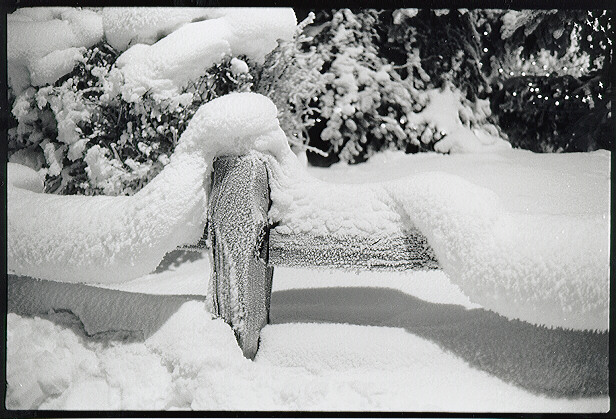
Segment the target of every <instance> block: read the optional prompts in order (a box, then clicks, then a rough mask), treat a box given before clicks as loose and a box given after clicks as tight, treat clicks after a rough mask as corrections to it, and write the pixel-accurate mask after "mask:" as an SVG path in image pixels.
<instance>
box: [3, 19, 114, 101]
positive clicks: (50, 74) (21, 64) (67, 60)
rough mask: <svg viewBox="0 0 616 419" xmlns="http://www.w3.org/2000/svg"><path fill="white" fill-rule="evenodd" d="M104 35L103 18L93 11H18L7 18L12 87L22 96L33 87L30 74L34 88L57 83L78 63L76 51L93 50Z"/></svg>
mask: <svg viewBox="0 0 616 419" xmlns="http://www.w3.org/2000/svg"><path fill="white" fill-rule="evenodd" d="M103 34H104V31H103V20H102V17H101V16H100V15H99V14H98V13H95V12H93V11H90V10H78V9H75V8H41V9H38V8H33V9H18V10H16V11H15V12H14V13H13V14H11V15H9V16H8V19H7V63H8V78H9V86H10V87H11V88H12V89H13V90H14V91H15V94H19V93H20V92H21V91H23V90H24V89H25V88H27V87H28V86H29V85H30V80H29V76H28V74H29V75H30V76H31V77H33V80H32V83H33V84H34V85H42V84H45V83H50V82H54V81H55V80H57V79H58V78H60V77H61V76H63V75H64V74H66V73H64V74H60V71H62V72H64V71H66V72H69V71H70V70H72V69H73V66H74V64H75V63H76V62H77V61H76V60H75V50H74V49H73V48H78V47H86V48H87V47H91V46H92V45H94V44H96V43H97V42H99V41H100V40H101V39H102V38H103ZM64 50H69V51H65V52H62V51H64ZM54 52H55V54H54V55H52V56H50V57H47V58H45V57H46V56H47V55H48V54H50V53H54ZM33 71H34V72H35V74H34V75H32V72H33Z"/></svg>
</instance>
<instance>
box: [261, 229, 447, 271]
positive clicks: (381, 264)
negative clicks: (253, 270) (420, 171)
mask: <svg viewBox="0 0 616 419" xmlns="http://www.w3.org/2000/svg"><path fill="white" fill-rule="evenodd" d="M269 252H270V259H269V262H270V263H271V264H272V265H277V266H298V267H330V268H342V269H367V270H409V269H438V268H439V265H438V261H437V259H436V256H435V255H434V251H433V250H432V248H431V247H430V245H429V244H428V241H427V240H426V238H425V237H424V236H423V235H422V234H421V233H420V232H419V230H412V231H409V232H408V233H407V234H406V235H404V236H397V237H387V238H382V239H374V238H369V237H354V236H348V237H335V236H314V235H310V234H280V233H277V232H276V231H275V230H273V231H271V232H270V242H269Z"/></svg>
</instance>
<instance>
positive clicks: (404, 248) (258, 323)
mask: <svg viewBox="0 0 616 419" xmlns="http://www.w3.org/2000/svg"><path fill="white" fill-rule="evenodd" d="M270 204H271V203H270V197H269V184H268V174H267V169H266V166H265V164H264V163H263V161H262V160H260V159H259V158H258V157H255V156H254V155H250V154H249V155H246V156H229V157H221V158H218V159H217V160H216V161H215V162H214V165H213V176H212V190H211V192H210V202H209V208H208V227H207V232H206V233H207V235H208V237H209V238H210V240H211V245H212V256H213V262H214V263H213V265H214V275H213V278H212V282H211V289H210V295H211V297H212V300H213V301H212V303H213V304H212V306H213V309H214V311H215V314H217V315H219V316H220V317H222V318H223V319H224V320H225V321H226V322H227V323H228V324H229V325H230V326H231V327H232V328H233V330H234V332H235V335H236V338H237V341H238V343H239V345H240V347H241V348H242V351H243V352H244V355H245V356H246V357H247V358H254V356H255V354H256V352H257V349H258V341H259V333H260V331H261V329H262V328H263V327H264V326H265V325H266V324H267V321H268V314H269V308H270V298H271V290H272V276H273V273H274V265H283V266H304V267H333V268H346V269H388V270H405V269H436V268H438V262H437V260H436V257H435V256H434V252H433V250H432V248H431V247H430V246H429V244H428V242H427V240H426V238H425V237H424V236H423V235H422V234H421V233H420V232H419V230H413V231H411V232H410V233H409V234H407V235H405V236H397V237H396V236H394V237H388V238H380V239H373V240H372V239H368V238H366V237H360V236H350V235H349V236H346V237H344V238H340V237H335V236H317V235H311V234H281V233H277V232H275V231H271V233H270V227H271V225H270V224H269V222H268V216H267V214H268V209H269V207H270Z"/></svg>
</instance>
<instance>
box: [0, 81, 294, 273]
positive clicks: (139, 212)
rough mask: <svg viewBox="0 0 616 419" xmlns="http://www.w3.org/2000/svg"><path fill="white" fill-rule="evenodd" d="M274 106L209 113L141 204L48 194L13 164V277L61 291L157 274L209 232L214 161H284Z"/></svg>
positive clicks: (213, 106)
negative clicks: (60, 286)
mask: <svg viewBox="0 0 616 419" xmlns="http://www.w3.org/2000/svg"><path fill="white" fill-rule="evenodd" d="M276 112H277V111H276V107H275V105H274V104H273V103H272V102H271V101H269V99H267V98H265V97H263V96H261V95H257V94H254V93H235V94H230V95H227V96H224V97H221V98H218V99H215V100H213V101H211V102H208V103H207V104H205V105H203V106H202V107H201V108H200V109H199V110H198V111H197V112H196V113H195V115H194V117H193V119H192V120H191V122H190V123H189V125H188V127H187V129H186V131H185V132H184V133H183V134H182V136H181V137H180V140H179V143H178V145H177V147H176V150H175V152H174V154H173V155H172V156H171V158H170V163H169V164H168V165H167V166H166V167H165V168H164V169H163V171H162V172H161V173H160V174H159V175H158V176H156V178H154V179H153V180H152V181H151V182H150V183H149V184H148V185H146V186H145V187H144V188H143V189H142V190H140V191H139V192H137V193H136V194H135V195H133V196H120V197H111V196H95V197H89V196H59V195H52V194H44V193H41V192H42V185H41V183H40V179H39V178H38V175H37V174H36V172H35V171H33V170H32V169H29V168H27V167H25V166H22V165H18V164H13V163H9V164H8V167H7V169H8V210H7V220H8V223H7V224H8V225H7V227H8V228H7V239H8V240H7V243H8V269H9V270H10V271H11V272H14V273H15V274H18V275H27V276H32V277H36V278H43V279H51V280H56V281H63V282H88V283H110V282H122V281H127V280H130V279H134V278H137V277H139V276H142V275H146V274H148V273H149V272H151V271H153V270H154V269H155V268H156V266H157V265H158V263H159V262H160V261H161V259H162V258H163V256H164V255H165V254H166V253H168V252H169V251H171V250H174V249H175V248H176V247H177V246H179V245H182V244H192V243H195V242H196V241H197V240H198V239H199V238H200V237H201V236H202V235H203V229H204V226H205V214H206V205H207V196H206V186H205V185H209V180H208V179H209V171H210V169H211V167H212V161H213V159H214V158H215V157H216V156H219V155H225V154H246V153H248V152H250V151H251V150H259V151H261V152H264V153H269V154H272V155H278V154H279V153H280V150H284V148H283V147H287V148H288V146H287V145H286V144H287V143H286V137H285V135H284V132H283V131H282V130H281V129H280V127H279V126H278V120H277V118H276Z"/></svg>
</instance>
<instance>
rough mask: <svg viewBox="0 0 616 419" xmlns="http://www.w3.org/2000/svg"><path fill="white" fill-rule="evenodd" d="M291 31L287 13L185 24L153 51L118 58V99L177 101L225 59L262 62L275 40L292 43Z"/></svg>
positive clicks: (230, 15) (141, 48)
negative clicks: (243, 57)
mask: <svg viewBox="0 0 616 419" xmlns="http://www.w3.org/2000/svg"><path fill="white" fill-rule="evenodd" d="M219 13H220V12H219ZM296 25H297V20H296V18H295V13H294V12H293V10H292V9H261V8H256V9H251V8H232V9H229V10H226V11H224V14H223V15H222V16H221V17H218V18H216V19H209V20H205V21H200V22H194V23H188V24H186V25H184V26H182V27H181V28H179V29H177V30H176V31H174V32H172V33H171V34H169V35H168V36H165V37H164V38H162V39H161V40H160V41H158V42H156V43H155V44H153V45H145V44H138V45H135V46H133V47H131V48H129V49H128V50H127V51H126V52H124V53H123V54H122V55H121V56H120V57H119V58H118V60H117V61H116V64H115V65H116V68H117V70H119V71H120V72H121V74H122V79H123V81H120V86H119V89H120V90H121V92H122V97H123V98H124V99H125V100H127V101H136V100H138V98H139V97H141V96H142V95H143V94H144V93H145V92H149V93H150V94H151V95H152V97H154V98H155V99H165V98H166V99H168V98H172V97H176V96H178V95H179V94H180V90H181V88H182V87H184V86H185V85H186V84H187V83H188V82H190V81H194V80H196V79H197V78H198V77H199V76H200V75H202V73H203V70H204V69H205V68H208V67H210V66H212V65H213V64H215V63H217V62H219V61H220V60H221V58H222V57H223V56H225V55H246V56H247V57H248V58H249V59H251V60H254V61H256V62H262V61H263V59H264V57H265V55H266V54H267V53H269V52H270V51H272V50H273V49H274V48H275V47H276V45H277V40H278V39H285V40H287V39H291V37H292V36H293V33H294V31H295V27H296Z"/></svg>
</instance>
